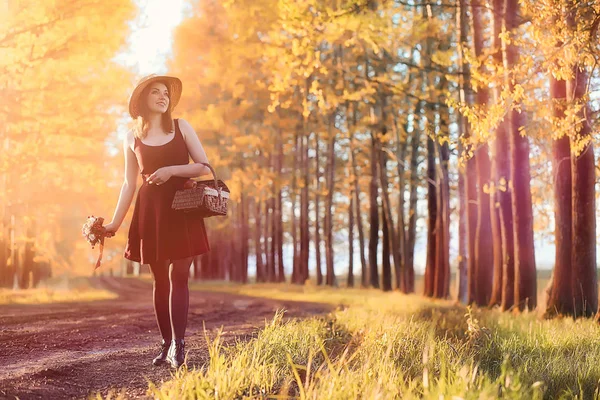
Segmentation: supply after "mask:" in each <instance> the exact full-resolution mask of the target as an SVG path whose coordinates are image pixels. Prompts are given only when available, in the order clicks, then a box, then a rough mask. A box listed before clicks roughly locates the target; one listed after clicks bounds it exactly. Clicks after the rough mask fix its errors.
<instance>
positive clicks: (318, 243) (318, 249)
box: [315, 129, 323, 286]
mask: <svg viewBox="0 0 600 400" xmlns="http://www.w3.org/2000/svg"><path fill="white" fill-rule="evenodd" d="M319 153H320V151H319V130H318V129H317V130H315V175H316V181H317V182H316V185H315V186H316V190H315V258H316V268H317V285H319V286H320V285H322V284H323V269H322V266H321V233H320V228H321V219H320V216H319V213H320V211H321V210H320V204H319V200H320V197H321V170H320V163H319Z"/></svg>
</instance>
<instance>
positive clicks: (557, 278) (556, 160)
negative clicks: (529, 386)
mask: <svg viewBox="0 0 600 400" xmlns="http://www.w3.org/2000/svg"><path fill="white" fill-rule="evenodd" d="M550 95H551V97H552V100H553V103H552V107H553V116H554V117H555V118H560V119H563V118H564V116H565V104H566V97H567V87H566V82H565V81H563V80H557V79H555V78H554V77H550ZM552 172H553V175H554V182H553V183H554V185H553V186H554V242H555V247H556V257H555V263H554V271H553V272H552V281H551V283H550V286H549V289H548V302H547V304H546V313H545V317H546V318H551V317H554V316H556V315H558V314H560V315H573V312H574V309H573V305H574V304H573V294H572V291H571V249H572V241H571V232H572V218H571V201H572V200H571V187H572V186H571V145H570V144H569V137H568V136H563V137H561V138H559V139H556V140H553V141H552Z"/></svg>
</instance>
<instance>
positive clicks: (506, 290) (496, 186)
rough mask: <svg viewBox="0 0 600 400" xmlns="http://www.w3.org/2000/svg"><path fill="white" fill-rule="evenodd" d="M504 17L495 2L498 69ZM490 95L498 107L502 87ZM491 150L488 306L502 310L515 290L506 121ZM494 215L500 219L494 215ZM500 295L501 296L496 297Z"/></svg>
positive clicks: (501, 5) (499, 0)
mask: <svg viewBox="0 0 600 400" xmlns="http://www.w3.org/2000/svg"><path fill="white" fill-rule="evenodd" d="M503 17H504V0H494V2H493V36H492V50H493V56H494V60H495V63H496V65H498V66H500V65H502V63H503V56H502V41H501V39H500V34H501V32H502V23H503ZM493 94H494V102H495V103H496V104H501V102H502V99H501V97H500V96H501V88H500V87H499V86H496V87H495V88H494V91H493ZM491 150H492V152H491V153H492V157H491V165H492V172H491V181H492V191H491V194H490V201H491V210H490V215H491V224H492V225H491V226H492V237H493V241H494V244H493V246H494V247H493V248H494V264H493V265H494V283H493V286H492V296H491V298H490V305H496V304H498V303H500V307H501V308H502V310H507V309H509V308H511V307H512V306H513V304H514V294H513V293H512V292H513V291H514V265H515V264H514V262H515V258H514V233H513V215H512V192H513V190H512V187H511V184H510V179H511V177H510V165H511V159H510V132H509V121H507V119H506V118H504V119H503V120H501V121H500V122H499V124H498V128H497V129H496V132H495V138H494V140H493V141H492V147H491ZM496 204H497V206H496ZM496 212H497V213H498V216H499V219H497V217H496V215H495V213H496ZM498 221H499V222H500V223H499V224H498ZM498 228H499V229H498ZM498 234H500V236H498ZM498 289H500V290H498ZM499 294H501V295H500V296H498V295H499Z"/></svg>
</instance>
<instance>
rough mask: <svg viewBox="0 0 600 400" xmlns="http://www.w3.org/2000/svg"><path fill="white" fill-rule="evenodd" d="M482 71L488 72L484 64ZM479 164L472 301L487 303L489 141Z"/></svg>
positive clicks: (477, 13) (475, 3) (478, 50)
mask: <svg viewBox="0 0 600 400" xmlns="http://www.w3.org/2000/svg"><path fill="white" fill-rule="evenodd" d="M482 9H483V6H482V5H481V0H472V1H471V16H472V25H473V47H474V50H475V55H476V56H477V57H480V56H481V55H482V53H483V43H484V33H483V29H482V16H481V13H482ZM480 73H484V71H483V66H480ZM488 100H489V93H488V90H487V88H485V87H483V88H479V90H478V91H477V97H476V101H477V104H478V105H479V106H480V107H485V106H486V105H487V103H488ZM476 152H477V154H476V156H475V159H476V168H477V186H478V187H477V205H478V208H477V226H476V228H475V251H474V259H473V263H472V266H473V267H474V268H475V270H474V271H469V273H468V277H469V284H468V296H467V297H468V301H469V303H473V302H474V303H476V304H477V305H480V306H485V305H487V304H488V303H489V300H490V294H491V289H492V273H493V269H492V267H493V257H492V252H491V251H490V249H492V248H493V241H492V229H491V219H490V195H489V193H485V190H484V188H485V186H487V185H488V184H489V180H490V158H489V154H488V145H487V144H482V145H480V146H479V148H478V149H477V150H476Z"/></svg>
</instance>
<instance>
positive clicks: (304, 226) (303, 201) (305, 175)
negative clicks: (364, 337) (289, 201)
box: [300, 80, 310, 283]
mask: <svg viewBox="0 0 600 400" xmlns="http://www.w3.org/2000/svg"><path fill="white" fill-rule="evenodd" d="M306 85H307V88H306V91H307V92H306V93H308V85H309V80H307V81H306ZM308 136H309V131H308V121H307V119H306V117H305V118H304V120H303V130H302V137H301V138H300V141H301V143H302V144H301V146H300V149H301V154H302V155H301V158H300V160H301V165H300V168H301V170H300V171H302V189H301V192H300V260H301V261H300V265H301V268H300V270H301V276H300V279H301V282H300V283H304V282H306V280H307V279H308V278H309V275H308V260H309V246H310V232H309V223H308V218H309V217H308V212H309V211H308V205H309V204H308V203H309V197H308V188H309V185H310V182H309V175H310V174H309V165H308V164H309V163H308Z"/></svg>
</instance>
